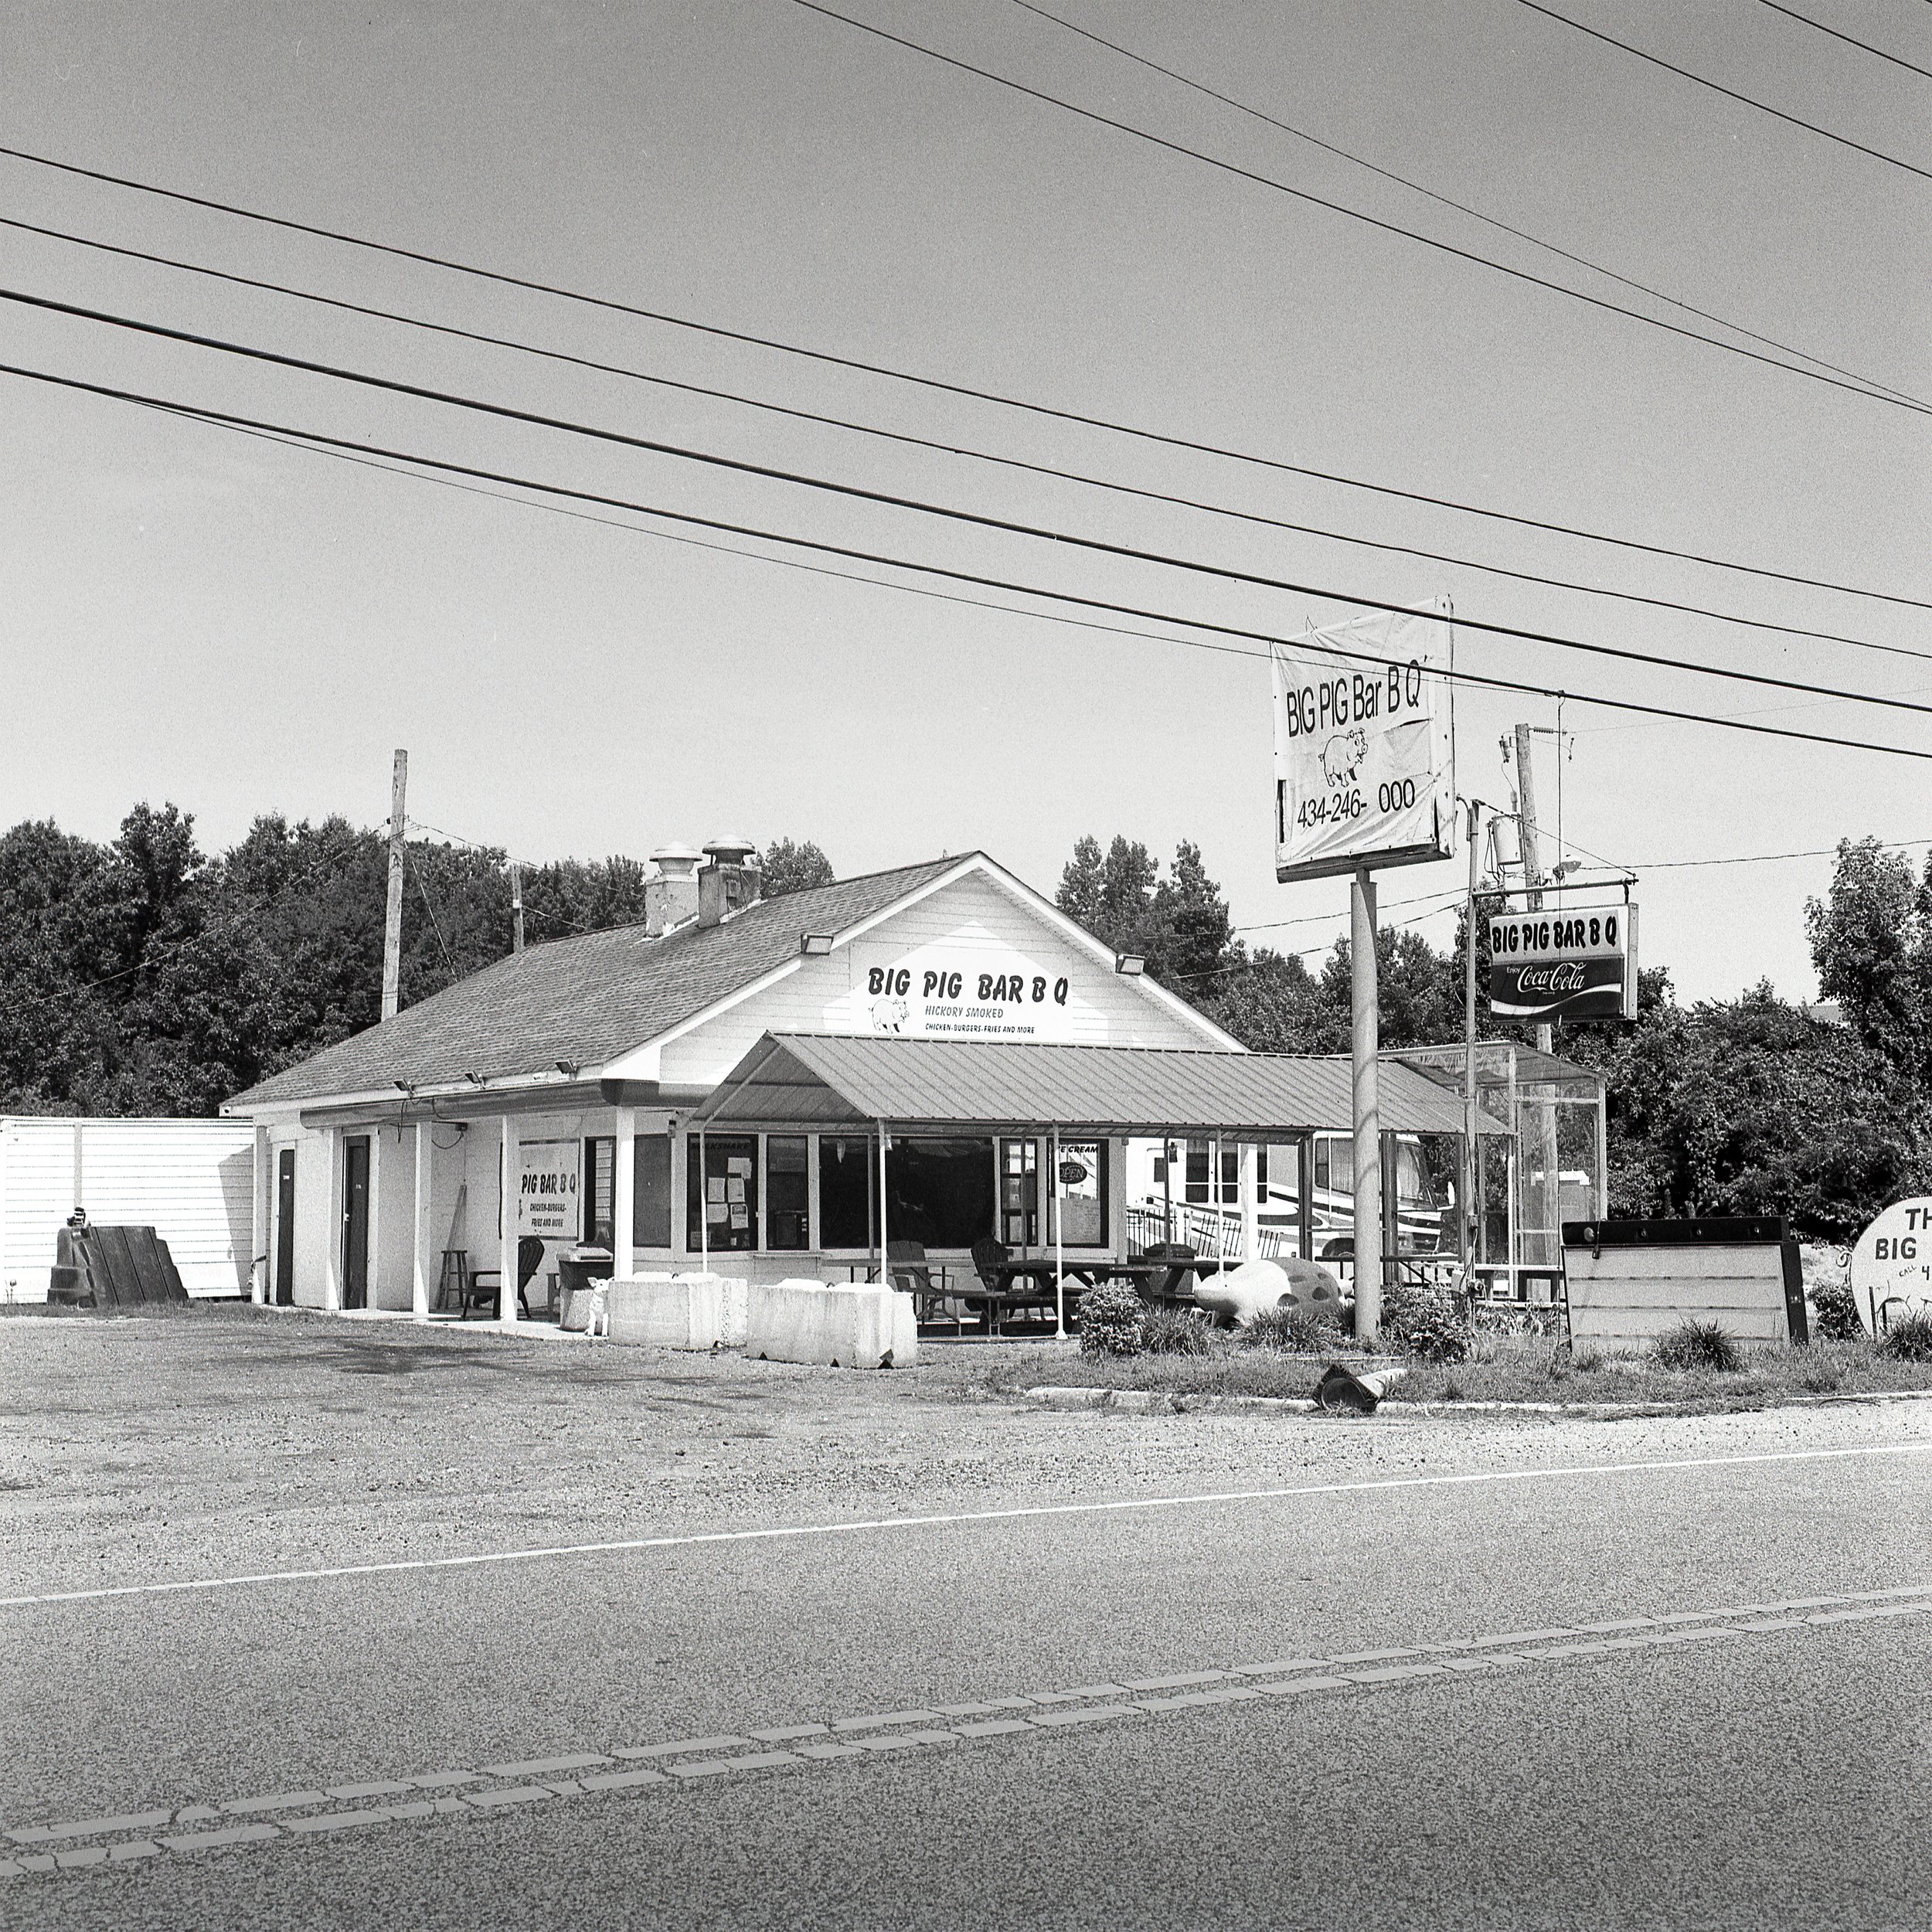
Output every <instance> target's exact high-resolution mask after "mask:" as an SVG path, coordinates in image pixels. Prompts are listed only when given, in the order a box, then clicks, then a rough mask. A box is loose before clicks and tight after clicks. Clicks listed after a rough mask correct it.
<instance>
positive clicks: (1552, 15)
mask: <svg viewBox="0 0 1932 1932" xmlns="http://www.w3.org/2000/svg"><path fill="white" fill-rule="evenodd" d="M798 3H799V5H801V6H802V5H805V4H807V0H798ZM1517 4H1518V5H1519V6H1525V7H1527V8H1528V9H1529V11H1530V12H1532V13H1539V14H1541V15H1543V18H1544V19H1546V20H1555V21H1557V22H1560V23H1561V24H1562V25H1563V26H1566V27H1573V28H1575V29H1576V30H1577V32H1579V33H1586V34H1588V35H1589V36H1590V39H1593V40H1600V41H1601V42H1602V43H1604V46H1607V47H1614V48H1616V49H1617V50H1618V51H1619V52H1620V53H1627V54H1631V55H1634V56H1635V57H1636V58H1637V59H1638V60H1647V61H1648V62H1649V63H1650V64H1651V66H1653V67H1662V69H1663V70H1665V73H1674V74H1675V75H1677V76H1678V77H1679V78H1680V79H1682V80H1688V81H1689V82H1691V83H1692V85H1693V86H1696V87H1708V88H1709V90H1711V92H1712V93H1713V94H1722V95H1723V97H1724V98H1725V99H1726V100H1735V101H1737V102H1739V103H1740V104H1742V105H1743V106H1744V107H1755V108H1756V109H1757V111H1758V112H1759V113H1760V114H1769V115H1770V117H1771V118H1772V119H1773V120H1774V121H1783V122H1784V124H1786V126H1787V127H1791V128H1803V129H1804V131H1805V132H1806V133H1807V134H1818V135H1820V136H1821V137H1822V138H1824V139H1825V140H1826V141H1835V142H1836V143H1837V144H1838V146H1839V147H1841V148H1851V149H1852V151H1854V152H1855V153H1857V154H1861V155H1870V156H1871V158H1872V160H1874V161H1883V162H1889V164H1890V165H1892V166H1893V167H1894V168H1903V170H1904V171H1905V172H1906V173H1907V174H1908V175H1917V176H1918V177H1919V179H1920V180H1921V181H1932V168H1921V167H1920V166H1919V165H1917V162H1910V161H1901V160H1900V158H1899V157H1898V156H1897V155H1888V154H1887V153H1886V151H1884V149H1883V148H1868V147H1867V146H1866V145H1865V143H1864V142H1863V141H1854V140H1852V138H1851V136H1850V135H1849V134H1833V133H1832V131H1831V129H1830V128H1821V127H1820V126H1819V125H1818V123H1817V122H1816V121H1805V120H1804V119H1802V118H1801V117H1799V116H1798V115H1797V114H1787V113H1786V112H1785V111H1784V109H1783V108H1782V107H1772V106H1770V104H1768V103H1767V102H1765V101H1762V100H1757V99H1756V98H1754V97H1753V96H1752V95H1750V94H1740V93H1739V92H1738V91H1737V90H1736V88H1735V87H1723V86H1720V85H1719V83H1717V82H1716V81H1715V80H1706V78H1705V77H1704V76H1703V75H1702V74H1701V73H1692V72H1691V70H1689V68H1688V67H1680V66H1678V65H1677V63H1675V61H1674V60H1665V59H1664V57H1663V56H1662V55H1661V54H1655V53H1645V50H1644V49H1642V48H1641V47H1633V46H1631V44H1630V43H1629V42H1628V40H1619V39H1617V37H1616V36H1615V35H1614V34H1607V33H1605V32H1604V31H1603V30H1602V29H1600V28H1598V27H1590V26H1585V25H1584V24H1583V22H1582V21H1580V20H1573V19H1570V15H1568V14H1566V13H1559V12H1557V11H1556V9H1555V8H1554V7H1546V6H1545V5H1543V0H1517ZM1779 11H1780V12H1783V11H1784V9H1782V8H1781V9H1779ZM1799 17H1800V18H1802V16H1799ZM1810 24H1811V25H1812V26H1816V25H1817V24H1818V23H1817V22H1815V21H1813V22H1811V23H1810Z"/></svg>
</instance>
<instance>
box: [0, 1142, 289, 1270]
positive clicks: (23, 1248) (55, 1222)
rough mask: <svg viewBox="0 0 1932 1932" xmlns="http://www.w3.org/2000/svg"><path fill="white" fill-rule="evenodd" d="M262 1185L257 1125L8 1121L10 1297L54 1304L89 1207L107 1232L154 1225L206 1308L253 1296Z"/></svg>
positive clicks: (4, 1164) (1, 1167)
mask: <svg viewBox="0 0 1932 1932" xmlns="http://www.w3.org/2000/svg"><path fill="white" fill-rule="evenodd" d="M254 1185H255V1179H254V1135H253V1131H252V1130H251V1128H250V1126H249V1124H248V1123H247V1121H207V1120H186V1121H176V1120H113V1119H76V1118H73V1117H67V1116H57V1115H45V1114H4V1115H0V1300H4V1301H46V1298H47V1277H48V1271H49V1270H50V1269H51V1268H52V1267H53V1262H54V1244H55V1241H56V1237H57V1236H58V1234H59V1232H60V1227H61V1225H62V1223H63V1222H65V1221H66V1219H67V1217H68V1216H69V1215H70V1214H72V1213H73V1211H74V1209H75V1208H76V1207H77V1206H79V1207H84V1208H85V1209H87V1218H88V1219H89V1220H90V1221H94V1222H96V1223H100V1224H102V1225H104V1226H139V1227H151V1228H152V1229H153V1230H155V1233H157V1234H158V1235H159V1236H161V1238H162V1240H164V1241H165V1242H166V1243H168V1250H169V1252H170V1253H172V1255H173V1256H174V1259H175V1267H176V1268H177V1269H178V1270H179V1272H180V1274H181V1278H182V1285H183V1286H184V1287H186V1289H187V1291H188V1292H189V1294H191V1295H192V1296H194V1297H196V1298H197V1299H201V1298H209V1297H215V1296H220V1295H237V1294H240V1295H245V1294H247V1292H248V1286H249V1267H250V1262H251V1260H252V1259H253V1250H252V1248H251V1247H250V1240H251V1233H252V1223H253V1213H254V1207H253V1192H254Z"/></svg>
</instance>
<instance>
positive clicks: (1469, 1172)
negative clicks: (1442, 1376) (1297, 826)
mask: <svg viewBox="0 0 1932 1932" xmlns="http://www.w3.org/2000/svg"><path fill="white" fill-rule="evenodd" d="M1480 809H1481V807H1480V806H1479V805H1478V802H1477V801H1476V800H1475V799H1474V798H1471V800H1470V801H1469V908H1468V911H1467V912H1466V913H1464V915H1463V939H1462V952H1463V961H1462V1053H1463V1062H1462V1215H1461V1221H1462V1229H1461V1234H1462V1239H1461V1243H1460V1247H1461V1259H1462V1268H1463V1287H1464V1290H1465V1291H1467V1290H1468V1289H1471V1288H1473V1287H1475V1279H1476V1277H1475V1265H1476V1249H1477V1247H1478V1230H1479V1228H1480V1226H1481V1223H1479V1222H1478V1219H1477V1218H1476V1217H1477V1216H1478V1213H1480V1211H1481V1210H1480V1209H1478V1206H1477V1203H1476V1194H1477V1190H1478V1189H1479V1188H1480V1187H1481V1185H1482V1158H1481V1155H1480V1154H1479V1153H1478V1151H1477V1146H1476V881H1477V878H1478V872H1477V851H1476V822H1477V821H1476V815H1477V813H1478V811H1479V810H1480Z"/></svg>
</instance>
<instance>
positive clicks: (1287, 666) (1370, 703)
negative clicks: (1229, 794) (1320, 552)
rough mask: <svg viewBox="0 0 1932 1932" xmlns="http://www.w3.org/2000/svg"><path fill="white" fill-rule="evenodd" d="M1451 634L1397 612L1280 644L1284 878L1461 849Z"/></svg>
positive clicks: (1277, 715) (1277, 811)
mask: <svg viewBox="0 0 1932 1932" xmlns="http://www.w3.org/2000/svg"><path fill="white" fill-rule="evenodd" d="M1447 632H1448V625H1447V621H1445V620H1444V618H1442V617H1438V616H1437V615H1435V614H1434V613H1432V612H1431V613H1422V612H1415V613H1411V612H1408V611H1389V612H1383V613H1379V614H1377V615H1376V616H1374V617H1362V618H1358V619H1357V620H1355V621H1354V622H1353V623H1351V624H1335V625H1332V626H1331V627H1330V628H1328V629H1326V630H1322V631H1311V632H1309V633H1308V635H1307V636H1306V637H1305V638H1298V639H1297V640H1296V641H1295V642H1294V643H1293V644H1288V645H1276V646H1275V647H1274V649H1273V651H1272V652H1271V654H1270V655H1271V657H1272V660H1273V662H1272V669H1273V672H1274V876H1275V877H1276V878H1277V879H1280V880H1281V881H1282V882H1283V883H1284V884H1285V883H1287V882H1289V881H1291V880H1293V879H1324V878H1328V877H1331V876H1334V875H1335V874H1337V873H1343V872H1354V871H1355V870H1356V869H1358V868H1359V867H1360V866H1413V865H1418V864H1420V863H1422V862H1424V861H1426V860H1428V859H1447V858H1450V857H1451V856H1453V855H1454V851H1455V838H1456V813H1455V780H1454V774H1453V772H1452V770H1451V759H1450V735H1449V706H1448V700H1447V692H1446V689H1445V686H1444V679H1442V677H1441V675H1440V672H1439V670H1438V668H1437V665H1438V661H1439V660H1440V659H1441V658H1444V657H1445V656H1446V655H1447ZM1325 645H1326V646H1327V647H1328V648H1327V649H1324V648H1322V647H1323V646H1325ZM1340 652H1346V653H1347V654H1348V655H1345V656H1343V655H1338V653H1340ZM1365 660H1369V661H1367V662H1365Z"/></svg>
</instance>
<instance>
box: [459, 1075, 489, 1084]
mask: <svg viewBox="0 0 1932 1932" xmlns="http://www.w3.org/2000/svg"><path fill="white" fill-rule="evenodd" d="M463 1077H464V1079H465V1080H468V1082H469V1083H470V1084H471V1086H472V1087H481V1086H482V1085H483V1084H484V1079H483V1076H482V1075H481V1073H465V1074H464V1076H463Z"/></svg>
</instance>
